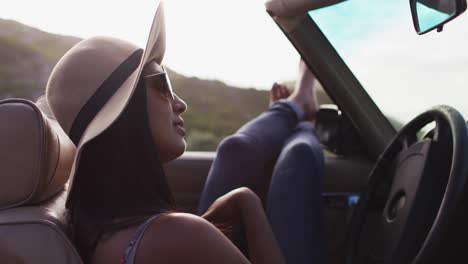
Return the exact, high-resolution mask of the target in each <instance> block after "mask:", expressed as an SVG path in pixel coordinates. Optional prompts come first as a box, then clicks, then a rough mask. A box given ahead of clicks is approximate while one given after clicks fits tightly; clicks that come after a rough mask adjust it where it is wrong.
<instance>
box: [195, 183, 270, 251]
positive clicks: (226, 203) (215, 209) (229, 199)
mask: <svg viewBox="0 0 468 264" xmlns="http://www.w3.org/2000/svg"><path fill="white" fill-rule="evenodd" d="M246 203H258V204H259V206H261V202H260V198H258V196H257V195H256V194H255V193H254V192H253V191H251V190H250V189H248V188H246V187H242V188H238V189H235V190H233V191H231V192H229V193H227V194H225V195H223V196H221V197H220V198H218V199H217V200H216V201H215V202H214V203H213V204H212V205H211V206H210V208H208V210H207V211H206V213H205V214H203V215H202V217H203V218H204V219H206V220H207V221H209V222H211V223H213V224H214V225H215V226H216V227H218V228H219V229H220V230H221V231H222V232H223V233H224V234H225V235H226V236H227V237H228V238H229V239H230V240H231V241H233V242H234V243H236V242H238V241H239V238H240V237H241V236H242V230H243V224H244V223H243V212H242V211H243V208H244V205H245V204H246Z"/></svg>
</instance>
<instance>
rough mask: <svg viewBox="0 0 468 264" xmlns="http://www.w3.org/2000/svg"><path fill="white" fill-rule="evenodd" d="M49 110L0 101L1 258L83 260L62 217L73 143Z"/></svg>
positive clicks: (20, 101) (0, 260)
mask: <svg viewBox="0 0 468 264" xmlns="http://www.w3.org/2000/svg"><path fill="white" fill-rule="evenodd" d="M48 115H49V116H47V115H46V114H44V113H43V112H42V111H41V110H40V109H39V107H38V106H37V105H35V104H34V103H32V102H30V101H28V100H24V99H7V100H3V101H1V102H0V263H66V264H67V263H70V264H75V263H82V260H81V259H80V257H79V255H78V253H77V251H76V249H75V248H74V246H73V244H72V243H71V241H70V240H69V238H68V236H67V232H66V222H65V217H64V216H65V215H64V213H65V198H66V194H67V192H66V182H67V181H68V178H69V175H70V170H71V167H72V164H73V159H74V156H75V151H76V148H75V146H74V145H73V143H72V142H71V141H70V139H69V138H68V136H67V135H66V134H65V133H64V132H63V130H62V129H61V127H60V126H59V124H58V123H57V122H56V121H55V119H54V118H53V116H52V115H51V113H48Z"/></svg>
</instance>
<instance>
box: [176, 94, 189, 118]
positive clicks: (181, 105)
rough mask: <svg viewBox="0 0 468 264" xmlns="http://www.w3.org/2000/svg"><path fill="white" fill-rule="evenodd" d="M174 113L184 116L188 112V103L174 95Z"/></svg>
mask: <svg viewBox="0 0 468 264" xmlns="http://www.w3.org/2000/svg"><path fill="white" fill-rule="evenodd" d="M173 109H174V112H176V113H178V114H182V113H184V112H185V111H186V110H187V103H185V101H184V100H182V99H181V98H180V97H179V96H177V95H176V94H174V103H173Z"/></svg>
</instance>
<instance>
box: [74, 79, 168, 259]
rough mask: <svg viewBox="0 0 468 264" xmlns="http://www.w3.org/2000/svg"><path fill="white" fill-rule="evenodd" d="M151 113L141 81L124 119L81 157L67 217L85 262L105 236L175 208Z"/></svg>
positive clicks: (106, 132) (108, 130)
mask: <svg viewBox="0 0 468 264" xmlns="http://www.w3.org/2000/svg"><path fill="white" fill-rule="evenodd" d="M146 109H147V108H146V88H145V85H144V82H142V81H140V82H139V83H138V86H137V88H136V90H135V92H134V94H133V96H132V98H131V99H130V102H129V104H128V105H127V107H126V108H125V110H124V112H123V113H122V114H121V115H120V117H119V118H118V119H117V120H116V121H115V122H114V123H113V124H112V125H111V127H109V128H108V129H107V130H106V131H105V132H103V133H102V134H101V135H99V136H98V137H96V138H95V139H93V140H92V141H90V142H89V143H87V145H86V146H85V147H84V149H83V151H82V153H81V157H80V162H79V167H78V168H77V171H76V174H75V181H74V188H73V189H74V191H73V193H70V197H69V199H70V206H69V210H68V216H67V217H68V223H69V228H70V232H71V235H72V237H73V239H74V242H75V244H76V246H77V249H78V251H79V253H80V255H81V256H82V258H83V260H84V261H85V262H89V261H90V260H91V258H92V256H93V253H94V250H95V248H96V245H97V243H98V242H99V240H100V239H101V238H102V237H103V236H104V235H111V234H112V233H113V232H115V231H118V230H120V229H123V228H125V227H128V226H132V225H135V224H138V223H141V222H142V221H144V220H145V219H146V218H147V217H148V216H150V215H152V214H155V213H159V212H163V211H173V210H174V209H175V202H174V198H173V196H172V192H171V191H170V189H169V185H168V183H167V179H166V177H165V175H164V170H163V167H162V164H161V162H160V161H159V159H158V155H157V151H156V148H155V145H154V143H153V140H152V138H151V132H150V129H149V125H148V115H147V110H146ZM122 254H123V252H122Z"/></svg>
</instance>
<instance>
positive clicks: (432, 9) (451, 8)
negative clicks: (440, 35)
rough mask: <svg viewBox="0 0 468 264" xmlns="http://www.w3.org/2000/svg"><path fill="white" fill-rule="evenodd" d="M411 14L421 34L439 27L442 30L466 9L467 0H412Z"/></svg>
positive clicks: (438, 29) (415, 26) (417, 30)
mask: <svg viewBox="0 0 468 264" xmlns="http://www.w3.org/2000/svg"><path fill="white" fill-rule="evenodd" d="M410 6H411V14H412V16H413V23H414V28H415V29H416V32H418V34H419V35H421V34H424V33H427V32H429V31H431V30H434V29H436V28H437V31H438V32H440V31H442V28H443V26H444V25H445V23H447V22H449V21H450V20H452V19H454V18H455V17H457V16H458V15H460V14H461V13H463V12H464V11H465V10H466V0H410Z"/></svg>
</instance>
